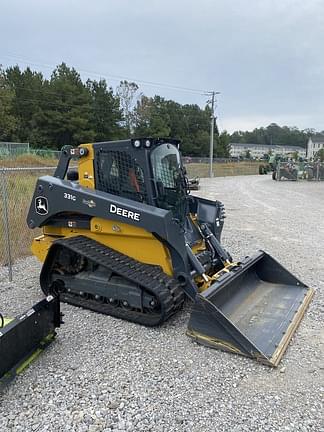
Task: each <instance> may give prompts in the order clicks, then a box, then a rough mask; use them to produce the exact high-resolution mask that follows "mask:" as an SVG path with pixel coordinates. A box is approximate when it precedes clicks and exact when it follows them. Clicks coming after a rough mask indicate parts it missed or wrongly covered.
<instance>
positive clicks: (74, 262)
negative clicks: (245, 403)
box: [27, 138, 313, 365]
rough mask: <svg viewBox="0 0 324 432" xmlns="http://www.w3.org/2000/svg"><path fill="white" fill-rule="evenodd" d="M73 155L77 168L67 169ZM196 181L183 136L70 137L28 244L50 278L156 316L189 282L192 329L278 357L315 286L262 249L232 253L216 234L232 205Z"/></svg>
mask: <svg viewBox="0 0 324 432" xmlns="http://www.w3.org/2000/svg"><path fill="white" fill-rule="evenodd" d="M72 158H76V159H77V160H78V170H77V173H76V172H74V173H71V172H70V173H69V174H68V175H67V171H68V167H69V162H70V160H71V159H72ZM66 176H67V178H66ZM188 186H189V185H188V180H187V178H186V175H185V170H184V168H183V166H182V162H181V157H180V153H179V142H178V141H176V140H171V139H150V138H144V139H129V140H123V141H110V142H103V143H95V144H84V145H81V146H79V147H78V148H72V147H70V146H68V147H65V148H63V150H62V155H61V159H60V161H59V164H58V167H57V169H56V172H55V174H54V176H45V177H41V178H40V179H39V180H38V182H37V185H36V189H35V193H34V196H33V201H32V204H31V207H30V210H29V214H28V218H27V222H28V225H29V227H30V228H35V227H42V228H43V234H42V235H41V236H39V237H37V238H35V239H34V242H33V246H32V250H33V252H34V254H35V255H36V256H37V257H38V258H39V259H40V260H41V261H43V262H44V264H43V268H42V272H41V276H40V282H41V287H42V290H43V291H44V293H45V294H46V295H48V294H59V296H60V299H61V300H62V301H65V302H68V303H71V304H74V305H77V306H81V307H85V308H89V309H92V310H95V311H98V312H101V313H106V314H109V315H113V316H116V317H119V318H123V319H126V320H129V321H133V322H136V323H140V324H144V325H149V326H153V325H158V324H161V323H163V322H164V321H166V320H167V319H168V318H169V317H170V316H172V315H173V314H174V313H175V312H177V311H178V310H179V309H180V308H181V307H182V304H183V301H184V294H186V295H187V296H188V297H189V298H191V299H192V300H193V301H194V306H193V311H192V314H191V318H190V321H189V325H188V331H187V334H188V335H189V336H190V337H192V338H193V339H195V340H197V341H198V342H200V343H203V344H205V345H208V346H212V347H215V348H221V349H225V350H228V351H231V352H235V353H239V354H243V355H247V356H250V357H253V358H256V359H258V360H259V361H262V362H264V363H267V364H270V365H276V364H278V362H279V360H280V358H281V356H282V354H283V352H284V350H285V348H286V347H287V345H288V343H289V340H290V338H291V335H292V334H293V332H294V330H295V329H296V327H297V325H298V323H299V322H300V320H301V318H302V316H303V314H304V311H305V309H306V307H307V305H308V303H309V302H310V299H311V297H312V295H313V290H312V289H309V288H308V287H306V285H304V284H303V283H302V282H300V281H299V280H297V279H296V278H295V277H294V276H293V275H291V274H290V273H289V272H288V271H287V270H285V269H284V268H283V267H282V266H281V265H280V264H279V263H278V262H276V261H275V260H274V259H273V258H271V257H270V256H269V255H268V254H266V253H265V252H263V251H259V252H258V253H257V254H256V255H255V256H253V257H252V258H250V257H247V258H245V259H244V260H242V261H241V262H233V260H232V258H231V255H230V254H229V253H228V252H227V251H226V250H225V249H224V248H223V247H222V246H221V244H220V237H221V231H222V228H223V223H224V206H223V205H222V203H221V202H219V201H211V200H207V199H204V198H200V197H196V196H191V195H190V194H189V187H188ZM44 208H45V210H44Z"/></svg>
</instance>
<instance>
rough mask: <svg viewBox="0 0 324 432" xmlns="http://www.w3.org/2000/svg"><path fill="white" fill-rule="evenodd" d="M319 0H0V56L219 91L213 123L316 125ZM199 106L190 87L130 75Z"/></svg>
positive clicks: (5, 61)
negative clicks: (183, 89)
mask: <svg viewBox="0 0 324 432" xmlns="http://www.w3.org/2000/svg"><path fill="white" fill-rule="evenodd" d="M323 48H324V1H323V0H235V1H234V0H92V1H89V0H52V1H50V0H47V1H44V0H28V1H22V0H9V1H8V0H0V64H2V65H3V66H4V67H6V66H9V65H12V64H19V65H20V66H21V67H25V66H26V65H27V64H29V65H30V66H31V67H32V68H33V69H37V70H40V71H42V72H43V73H44V74H45V75H46V76H48V74H49V73H50V71H51V70H52V69H53V68H54V66H55V65H57V64H59V63H61V62H62V61H65V62H66V63H67V64H68V65H71V66H74V67H75V68H76V69H77V70H79V71H82V73H81V74H82V77H83V78H87V77H88V76H89V77H91V78H96V77H97V78H98V77H99V76H102V77H106V78H107V81H108V83H109V84H110V85H112V86H113V87H115V86H116V85H117V83H118V78H110V77H112V76H115V77H116V76H124V77H128V78H130V79H137V80H142V81H150V82H154V83H165V84H168V85H173V86H181V87H186V88H192V89H197V90H215V91H219V92H221V94H220V95H219V97H218V107H217V116H218V118H219V125H220V128H221V129H227V130H229V131H233V130H236V129H243V130H246V129H253V128H254V127H258V126H262V125H263V126H266V125H268V124H269V123H270V122H277V123H278V124H280V125H284V124H285V125H288V126H298V127H300V128H307V127H310V128H315V129H318V130H323V129H324V52H323V51H324V50H323ZM140 87H141V90H142V91H143V92H144V93H145V94H147V95H153V94H160V95H162V96H165V97H166V98H172V99H174V100H177V101H179V102H181V103H198V104H199V105H201V106H203V105H204V103H205V101H206V97H205V96H203V95H202V94H200V93H199V92H196V93H195V92H188V91H180V90H177V89H170V88H166V87H164V86H163V87H158V86H149V85H144V84H141V85H140Z"/></svg>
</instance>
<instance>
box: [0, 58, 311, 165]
mask: <svg viewBox="0 0 324 432" xmlns="http://www.w3.org/2000/svg"><path fill="white" fill-rule="evenodd" d="M210 121H211V109H210V107H209V105H208V104H207V105H206V106H205V107H204V108H201V107H199V106H198V105H196V104H180V103H178V102H175V101H173V100H167V99H165V98H163V97H161V96H159V95H156V96H154V97H148V96H145V95H144V94H143V93H141V92H140V89H139V87H138V85H137V84H136V83H134V82H128V81H121V82H120V84H119V85H118V86H117V88H116V89H115V90H114V89H113V88H112V87H111V86H109V85H108V84H107V82H106V80H105V79H100V80H91V79H88V80H87V81H86V82H83V81H82V79H81V76H80V74H79V73H78V72H77V71H76V70H75V69H74V68H73V67H72V68H71V67H69V66H67V65H66V64H65V63H62V64H60V65H59V66H57V67H56V68H55V69H54V71H53V72H52V74H51V76H50V78H48V79H47V78H45V77H44V76H43V74H42V73H40V72H37V71H33V70H31V69H30V68H29V67H28V68H26V69H25V70H21V69H20V68H19V66H12V67H9V68H7V69H0V141H14V142H29V143H30V144H31V145H32V146H33V147H36V148H50V149H60V148H61V147H62V146H63V145H66V144H71V145H78V144H80V143H85V142H98V141H107V140H115V139H125V138H129V137H130V136H150V137H173V138H178V139H180V140H181V141H182V146H181V149H182V152H183V154H184V155H191V156H207V155H208V153H209V139H210V138H209V130H210ZM215 126H216V127H215V136H214V142H215V155H216V156H218V157H228V156H229V151H230V145H229V143H230V142H246V143H260V144H261V143H262V144H263V143H265V144H271V143H273V144H291V145H303V146H304V145H305V144H306V141H307V137H308V136H309V134H310V133H313V132H314V131H311V130H307V131H300V130H298V129H297V128H288V127H286V126H284V127H282V128H281V127H280V126H278V125H276V124H271V125H269V126H268V127H267V128H260V129H255V130H254V131H252V132H242V131H238V132H234V133H233V134H231V135H230V134H228V133H227V132H226V131H223V132H222V133H219V131H218V128H217V125H215Z"/></svg>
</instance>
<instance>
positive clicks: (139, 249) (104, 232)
mask: <svg viewBox="0 0 324 432" xmlns="http://www.w3.org/2000/svg"><path fill="white" fill-rule="evenodd" d="M43 232H44V236H40V237H37V238H35V239H34V241H33V244H32V252H33V254H34V255H36V256H37V257H38V259H39V260H40V261H44V260H45V258H46V256H47V252H48V249H49V247H50V246H51V244H52V242H53V241H54V240H56V239H57V238H58V237H61V236H64V237H73V236H76V235H85V236H87V237H89V238H91V239H93V240H96V241H98V242H100V243H101V244H103V245H105V246H109V247H110V248H112V249H114V250H116V251H118V252H121V253H123V254H125V255H128V256H130V257H131V258H134V259H136V260H137V261H140V262H143V263H146V264H154V265H159V266H161V267H162V269H163V271H164V272H165V273H166V274H168V275H169V276H171V275H172V274H173V268H172V262H171V257H170V254H169V251H168V249H167V247H166V246H164V245H163V244H162V243H161V242H160V241H159V240H157V239H156V238H155V237H154V236H153V234H152V233H150V232H148V231H146V230H144V229H143V228H137V227H134V226H131V225H128V224H125V223H120V222H115V221H111V220H106V219H102V218H96V217H94V218H92V219H91V222H90V231H89V230H82V229H69V228H60V227H53V226H45V227H44V228H43Z"/></svg>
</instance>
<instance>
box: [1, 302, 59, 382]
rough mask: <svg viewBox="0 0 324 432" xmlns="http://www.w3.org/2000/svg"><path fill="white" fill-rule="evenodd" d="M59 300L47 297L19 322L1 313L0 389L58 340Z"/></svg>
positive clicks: (17, 318)
mask: <svg viewBox="0 0 324 432" xmlns="http://www.w3.org/2000/svg"><path fill="white" fill-rule="evenodd" d="M61 323H62V321H61V314H60V302H59V299H58V297H53V296H47V297H46V298H44V299H43V300H41V301H39V302H38V303H36V304H35V305H34V306H33V307H32V308H30V309H29V310H28V311H26V312H24V313H23V314H21V315H19V316H17V317H16V318H6V317H5V316H4V315H2V313H0V387H2V386H4V385H5V384H7V383H8V382H9V381H10V380H12V379H13V378H14V377H15V376H16V375H17V374H19V373H20V372H22V371H23V370H24V369H25V368H26V367H27V366H28V365H29V364H30V363H31V362H32V361H33V360H34V359H35V358H36V357H38V355H39V354H40V353H41V352H42V351H43V350H44V348H45V347H46V346H47V345H49V344H50V343H51V342H52V341H53V340H54V338H55V336H56V332H55V329H56V328H57V327H59V326H60V324H61Z"/></svg>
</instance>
